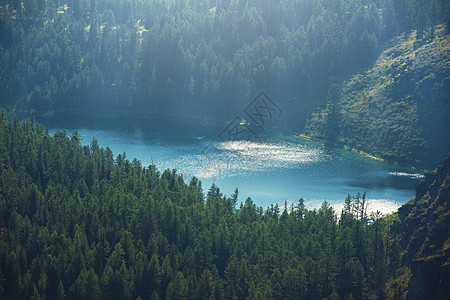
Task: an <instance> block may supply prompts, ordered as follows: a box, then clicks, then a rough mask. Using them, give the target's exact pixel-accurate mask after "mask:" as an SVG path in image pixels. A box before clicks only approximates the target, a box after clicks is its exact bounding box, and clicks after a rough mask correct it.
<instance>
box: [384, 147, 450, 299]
mask: <svg viewBox="0 0 450 300" xmlns="http://www.w3.org/2000/svg"><path fill="white" fill-rule="evenodd" d="M449 199H450V154H449V155H448V156H447V158H446V159H445V161H444V162H443V163H442V164H441V165H440V166H439V167H438V168H437V169H436V170H435V171H434V172H432V173H429V174H426V176H425V178H424V179H423V180H421V181H420V182H419V183H418V184H417V185H416V198H415V199H414V200H412V201H410V202H408V203H407V204H405V205H403V206H402V207H401V208H400V209H399V210H398V217H399V220H398V221H397V222H395V223H394V225H393V228H392V230H393V231H395V232H396V233H397V234H398V235H399V236H400V241H399V242H400V247H401V248H402V249H405V251H404V252H403V255H402V263H403V265H407V266H409V267H410V268H411V271H412V277H411V281H410V283H409V289H408V290H409V291H408V298H409V299H450V209H449V208H450V201H449Z"/></svg>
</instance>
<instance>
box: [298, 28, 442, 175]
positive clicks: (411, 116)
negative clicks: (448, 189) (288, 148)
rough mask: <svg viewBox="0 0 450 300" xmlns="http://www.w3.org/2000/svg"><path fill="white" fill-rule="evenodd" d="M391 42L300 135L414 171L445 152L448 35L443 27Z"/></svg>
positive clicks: (334, 92) (333, 94)
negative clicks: (412, 166)
mask: <svg viewBox="0 0 450 300" xmlns="http://www.w3.org/2000/svg"><path fill="white" fill-rule="evenodd" d="M418 35H419V33H418V32H417V31H411V32H408V33H404V34H402V35H400V36H398V37H396V38H394V39H392V40H391V41H390V42H389V43H388V46H387V48H386V49H385V50H384V51H383V52H382V53H381V55H380V56H379V58H378V59H377V60H376V62H375V63H374V65H373V66H372V67H370V68H369V69H368V70H367V71H366V72H364V73H361V74H357V75H354V76H352V77H351V79H349V80H348V81H346V82H344V83H343V84H342V87H341V86H338V85H333V86H331V87H330V89H329V92H328V104H327V106H326V108H324V109H321V110H320V111H318V112H316V113H314V114H312V117H311V119H310V120H309V122H308V124H307V126H306V128H305V134H306V135H308V136H310V137H313V138H318V139H322V140H327V141H331V142H335V143H338V144H340V145H344V146H347V147H349V148H350V149H357V150H359V151H364V152H367V153H370V154H372V155H374V156H377V157H381V158H384V159H387V160H390V161H396V162H402V163H405V164H409V165H415V166H422V167H424V166H427V167H430V166H433V165H436V164H437V163H438V162H439V161H440V160H442V159H443V158H444V156H445V155H446V154H447V153H448V150H449V149H450V130H449V128H450V118H449V117H448V116H449V115H450V101H449V99H450V35H448V34H447V30H446V27H445V26H443V25H442V26H436V27H434V28H432V29H431V30H429V31H427V32H423V33H421V34H420V35H421V36H420V37H419V36H418Z"/></svg>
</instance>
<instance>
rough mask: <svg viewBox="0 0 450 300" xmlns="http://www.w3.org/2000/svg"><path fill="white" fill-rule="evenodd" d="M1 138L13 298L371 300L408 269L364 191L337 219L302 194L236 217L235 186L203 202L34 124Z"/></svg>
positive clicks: (4, 290)
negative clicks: (292, 201)
mask: <svg viewBox="0 0 450 300" xmlns="http://www.w3.org/2000/svg"><path fill="white" fill-rule="evenodd" d="M0 141H1V143H0V145H1V147H2V151H1V153H0V170H1V172H0V293H1V294H0V298H2V299H29V298H30V297H46V298H48V299H55V298H56V299H136V298H137V297H140V298H141V299H148V298H155V299H157V298H160V299H164V298H167V299H204V298H212V299H233V298H238V299H244V298H246V297H250V298H258V297H259V298H278V299H284V298H286V299H296V298H298V297H301V298H304V299H323V298H325V297H327V298H328V299H336V298H337V297H339V296H340V297H343V298H348V297H350V295H351V296H352V297H353V298H355V299H364V298H367V296H368V295H378V296H381V295H383V294H384V284H385V282H386V281H387V275H388V272H389V270H392V269H394V268H396V266H398V262H396V261H395V260H394V259H387V255H390V254H391V253H392V255H394V253H397V252H395V251H397V250H395V249H393V248H389V249H388V250H386V248H387V243H388V242H387V241H386V234H385V228H386V222H385V221H384V220H383V219H376V218H375V219H374V218H368V217H366V216H365V214H364V213H362V210H361V204H360V203H361V201H362V199H364V196H360V195H357V196H355V197H349V198H348V201H347V202H348V205H347V206H348V208H346V210H345V211H344V212H343V213H342V215H341V217H340V219H339V220H338V219H337V216H336V213H335V212H334V210H333V208H332V207H331V206H330V205H329V204H328V203H324V204H323V205H322V207H321V208H320V209H318V210H307V209H305V207H304V203H303V199H300V201H299V204H298V205H292V206H290V207H289V206H288V205H287V204H286V205H285V207H284V209H283V210H282V211H281V212H280V209H279V208H278V207H276V208H273V207H272V208H268V209H267V210H266V211H265V212H263V210H262V208H260V207H257V206H256V205H255V204H254V203H253V201H252V200H251V199H250V198H248V199H246V200H245V203H241V208H240V209H236V208H235V203H236V202H237V201H238V198H237V197H238V192H237V191H236V192H235V193H234V194H233V195H232V197H231V198H228V197H226V196H224V195H223V194H222V193H221V192H220V190H219V188H218V187H216V186H212V187H211V188H210V190H209V191H208V193H207V196H206V200H204V198H203V197H204V196H203V192H202V189H201V183H200V181H198V179H196V178H193V179H192V180H191V181H190V184H189V185H188V184H186V183H185V182H184V181H183V179H182V178H181V176H180V175H178V174H177V173H176V172H175V171H169V170H166V171H164V172H163V173H162V174H161V173H160V172H158V171H157V170H156V168H155V167H154V166H152V165H151V166H149V167H142V166H141V165H140V163H139V162H138V161H136V160H133V161H129V160H128V159H126V158H125V155H124V154H121V155H118V156H117V157H116V158H115V159H114V157H113V155H112V153H111V151H110V150H109V148H107V149H103V148H100V147H99V146H98V143H97V141H96V140H93V141H92V143H91V145H90V146H82V145H81V144H80V138H79V136H78V134H77V133H76V132H75V133H74V134H73V135H72V136H71V137H68V136H67V133H66V132H64V131H60V132H57V133H56V134H55V135H54V136H53V137H50V136H48V135H47V134H45V130H44V128H43V127H42V126H41V125H39V124H36V123H35V122H34V121H33V119H32V117H31V118H29V119H25V120H24V121H22V122H19V121H18V119H17V118H14V119H13V120H12V121H8V120H7V118H6V116H5V113H4V112H1V115H0ZM358 203H359V204H358ZM391 249H392V250H391Z"/></svg>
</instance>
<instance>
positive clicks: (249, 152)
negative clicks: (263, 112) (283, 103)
mask: <svg viewBox="0 0 450 300" xmlns="http://www.w3.org/2000/svg"><path fill="white" fill-rule="evenodd" d="M36 119H37V120H38V121H39V122H41V123H42V124H44V126H46V127H47V128H48V129H49V132H50V134H53V133H54V132H56V131H57V130H62V129H66V130H67V131H68V133H69V135H70V134H71V133H72V132H73V131H74V130H78V131H79V133H80V135H81V137H82V143H83V144H90V142H91V140H92V138H94V137H96V138H97V139H98V141H99V144H100V145H101V146H102V147H106V146H109V147H110V148H111V150H112V151H113V153H114V155H117V154H119V153H123V152H126V155H127V158H128V159H133V158H137V159H139V160H140V161H141V162H142V163H143V165H145V166H146V165H149V164H151V163H152V162H153V163H154V164H156V166H157V167H158V169H159V170H160V171H164V170H165V169H167V168H170V169H172V168H175V169H177V170H178V173H180V174H183V176H184V178H185V181H187V182H188V181H189V180H190V178H191V177H192V176H197V177H198V178H199V179H200V180H201V181H202V183H203V190H204V191H205V192H206V191H207V190H208V189H209V187H210V186H211V184H212V183H215V184H216V185H217V186H219V188H220V189H221V191H222V192H223V193H224V194H225V195H228V196H229V195H231V193H232V192H233V191H234V189H235V188H236V187H237V188H239V202H240V201H244V200H245V199H246V198H247V197H251V198H252V199H253V201H254V202H255V203H256V204H257V205H259V206H263V207H267V206H269V205H270V204H275V203H278V204H279V205H284V203H285V201H286V200H287V201H288V203H291V202H296V201H298V199H299V198H304V199H305V203H306V205H307V207H308V208H317V207H319V206H320V205H321V203H322V202H323V201H328V202H330V203H331V204H332V205H333V206H334V207H335V209H336V210H337V212H340V209H341V208H342V203H343V201H344V199H345V197H346V196H347V194H350V195H356V194H357V193H358V192H361V193H363V192H367V198H368V199H370V200H369V210H372V211H376V210H380V211H381V212H383V213H389V212H391V211H394V210H395V209H397V208H398V207H399V206H400V205H401V204H403V203H405V202H407V201H408V200H409V199H411V198H412V197H414V195H415V190H414V185H415V183H416V182H417V181H418V180H419V179H420V177H421V174H417V173H416V172H414V171H412V170H406V169H402V168H400V167H398V166H392V165H389V164H386V163H382V162H379V161H375V160H372V159H368V158H365V157H362V156H360V155H358V154H355V153H353V152H349V151H345V150H341V149H337V148H334V147H327V146H324V145H322V144H319V143H312V142H308V141H302V140H298V141H296V142H291V141H287V140H286V139H284V138H283V139H282V138H279V136H278V135H277V134H274V133H272V134H271V135H270V136H263V137H259V138H257V139H256V138H255V139H251V140H245V141H225V142H224V141H222V140H221V139H220V138H219V133H220V132H221V131H222V130H223V128H224V127H225V126H227V124H226V123H219V122H206V121H204V122H201V121H186V120H179V119H170V118H165V119H163V118H154V117H143V116H136V115H99V114H80V113H64V114H54V115H46V116H37V117H36Z"/></svg>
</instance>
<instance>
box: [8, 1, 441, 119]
mask: <svg viewBox="0 0 450 300" xmlns="http://www.w3.org/2000/svg"><path fill="white" fill-rule="evenodd" d="M446 3H447V1H444V0H420V1H416V0H366V1H356V0H343V1H330V0H285V1H275V2H274V1H248V0H231V1H226V0H210V1H203V0H192V1H180V0H151V1H142V0H120V1H116V0H73V1H63V0H23V1H20V0H1V1H0V94H1V95H2V104H3V105H6V106H8V108H9V109H13V108H15V109H18V110H28V109H31V108H34V109H36V110H40V111H48V110H61V109H62V110H66V109H77V110H83V109H92V108H97V109H109V110H120V109H129V110H146V111H149V112H157V113H165V114H172V115H173V114H180V112H181V111H182V112H190V113H192V114H198V115H204V114H207V115H209V116H214V117H221V118H228V117H230V116H234V114H235V112H236V110H240V109H242V107H243V105H242V103H244V102H247V101H249V100H250V99H251V97H253V96H254V95H255V94H256V93H257V92H258V91H259V90H260V89H262V88H264V89H265V90H266V92H268V93H269V94H270V95H272V96H273V97H275V98H276V99H277V101H279V102H281V103H284V104H285V105H286V106H287V107H286V109H289V110H291V109H292V108H297V110H298V111H303V109H300V108H304V107H310V108H311V107H312V108H314V107H316V106H317V105H318V104H320V103H323V100H325V99H322V98H321V97H314V96H311V95H310V94H314V93H315V91H319V93H320V91H321V90H325V91H326V90H327V87H328V85H329V84H330V83H332V82H333V81H335V79H334V78H335V76H336V75H339V74H350V73H352V72H353V70H354V69H355V68H358V66H361V65H364V64H365V63H367V62H368V61H370V60H371V59H372V58H373V57H374V55H375V54H376V50H377V48H378V45H381V44H383V43H384V42H385V41H386V40H387V39H389V38H390V37H392V36H394V35H396V34H398V33H399V32H402V31H405V30H409V29H412V28H416V29H419V31H420V32H425V31H426V28H429V26H430V25H433V24H437V23H438V22H442V21H443V20H444V19H445V13H446V12H447V10H446V5H447V4H448V3H447V4H446ZM306 99H309V100H311V99H315V100H314V101H317V103H316V102H314V103H307V102H310V101H307V100H306ZM299 107H300V108H299ZM294 111H295V110H294ZM292 118H293V119H294V120H295V118H294V116H292ZM297 118H298V116H297Z"/></svg>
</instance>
